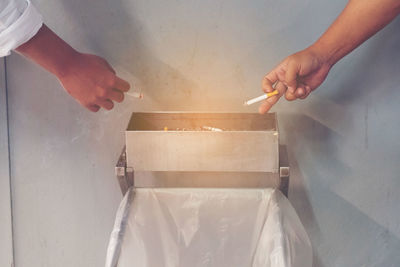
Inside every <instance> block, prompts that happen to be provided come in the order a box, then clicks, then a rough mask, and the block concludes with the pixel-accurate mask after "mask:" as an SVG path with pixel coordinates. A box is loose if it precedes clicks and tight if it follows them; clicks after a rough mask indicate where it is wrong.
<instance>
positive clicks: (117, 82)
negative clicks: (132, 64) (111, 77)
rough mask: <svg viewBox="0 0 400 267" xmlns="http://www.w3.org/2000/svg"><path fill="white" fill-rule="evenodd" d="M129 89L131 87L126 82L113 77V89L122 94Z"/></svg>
mask: <svg viewBox="0 0 400 267" xmlns="http://www.w3.org/2000/svg"><path fill="white" fill-rule="evenodd" d="M130 88H131V86H130V84H129V83H128V82H127V81H125V80H123V79H121V78H120V77H118V76H115V89H117V90H120V91H122V92H128V91H129V89H130Z"/></svg>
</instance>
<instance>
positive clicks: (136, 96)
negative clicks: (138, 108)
mask: <svg viewBox="0 0 400 267" xmlns="http://www.w3.org/2000/svg"><path fill="white" fill-rule="evenodd" d="M126 94H127V95H129V96H131V97H134V98H139V99H142V98H143V94H142V93H141V92H128V93H126Z"/></svg>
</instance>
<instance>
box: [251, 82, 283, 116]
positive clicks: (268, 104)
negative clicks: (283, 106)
mask: <svg viewBox="0 0 400 267" xmlns="http://www.w3.org/2000/svg"><path fill="white" fill-rule="evenodd" d="M275 89H276V90H278V92H279V94H278V95H274V96H272V97H268V98H267V99H266V100H265V101H264V102H263V103H262V104H261V105H260V107H259V108H258V112H260V113H261V114H264V113H267V112H268V110H270V109H271V108H272V106H273V105H275V104H276V102H278V100H279V98H280V97H281V96H282V95H283V94H285V92H286V89H287V88H286V86H285V85H284V84H283V83H282V82H278V83H277V84H276V86H275Z"/></svg>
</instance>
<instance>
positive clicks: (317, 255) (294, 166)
mask: <svg viewBox="0 0 400 267" xmlns="http://www.w3.org/2000/svg"><path fill="white" fill-rule="evenodd" d="M280 124H281V131H282V132H283V133H284V135H285V136H284V139H285V140H286V143H287V147H288V149H289V162H290V166H291V180H290V187H289V198H290V200H291V203H292V204H293V206H294V207H295V209H296V211H297V213H298V215H299V217H300V219H301V221H302V222H303V224H304V226H305V228H306V230H307V232H308V234H309V236H310V238H311V243H312V246H313V253H314V267H326V266H397V263H400V254H399V253H398V251H400V240H399V239H398V238H397V237H396V235H395V234H393V233H391V232H390V231H389V230H388V229H386V228H385V227H383V226H381V225H380V224H379V223H377V222H376V221H374V220H373V219H371V218H370V217H369V216H368V215H366V214H365V213H364V212H362V211H360V210H359V209H358V208H357V207H355V206H354V205H353V204H352V203H350V202H348V201H347V200H345V199H343V198H342V197H341V196H339V195H338V194H336V193H335V192H334V191H332V188H334V185H335V184H338V183H341V182H342V181H344V180H345V179H346V176H348V175H349V173H350V172H351V170H350V169H349V167H348V166H346V164H344V163H342V162H341V161H340V160H338V159H337V158H336V156H335V152H334V151H332V140H331V139H334V138H339V136H338V134H337V133H335V132H334V131H332V130H330V129H329V128H327V127H325V126H324V125H322V124H320V123H319V122H317V121H315V120H313V119H311V118H310V117H307V116H304V115H293V114H283V115H280ZM299 125H301V127H299ZM305 147H307V148H305ZM297 151H302V153H301V154H300V153H297ZM317 158H318V160H316V159H317ZM325 162H330V163H331V164H330V165H331V166H330V169H329V168H326V167H328V166H319V164H322V165H324V164H325ZM316 165H318V166H316ZM324 171H326V172H324ZM338 244H340V245H339V246H338Z"/></svg>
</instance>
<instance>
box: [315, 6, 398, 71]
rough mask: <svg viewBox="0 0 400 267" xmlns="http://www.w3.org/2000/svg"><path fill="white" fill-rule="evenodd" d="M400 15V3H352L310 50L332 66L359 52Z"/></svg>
mask: <svg viewBox="0 0 400 267" xmlns="http://www.w3.org/2000/svg"><path fill="white" fill-rule="evenodd" d="M399 13H400V0H368V1H366V0H350V1H349V3H348V4H347V6H346V8H345V9H344V10H343V12H342V13H341V14H340V15H339V17H338V18H337V19H336V20H335V22H334V23H333V24H332V25H331V26H330V27H329V28H328V30H327V31H326V32H325V33H324V34H323V35H322V36H321V37H320V38H319V40H318V41H316V42H315V43H314V44H313V45H312V46H310V47H309V49H310V50H312V51H314V52H316V53H318V55H319V56H321V57H322V58H323V59H324V60H325V61H326V62H328V63H329V64H330V65H334V64H335V63H336V62H337V61H339V60H340V59H341V58H343V57H344V56H346V55H347V54H348V53H350V52H351V51H353V50H354V49H355V48H357V47H358V46H359V45H360V44H362V43H363V42H364V41H365V40H367V39H368V38H370V37H371V36H372V35H374V34H375V33H377V32H378V31H379V30H381V29H382V28H383V27H385V26H386V25H387V24H389V23H390V22H391V21H392V20H393V19H394V18H395V17H396V16H397V15H398V14H399Z"/></svg>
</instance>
